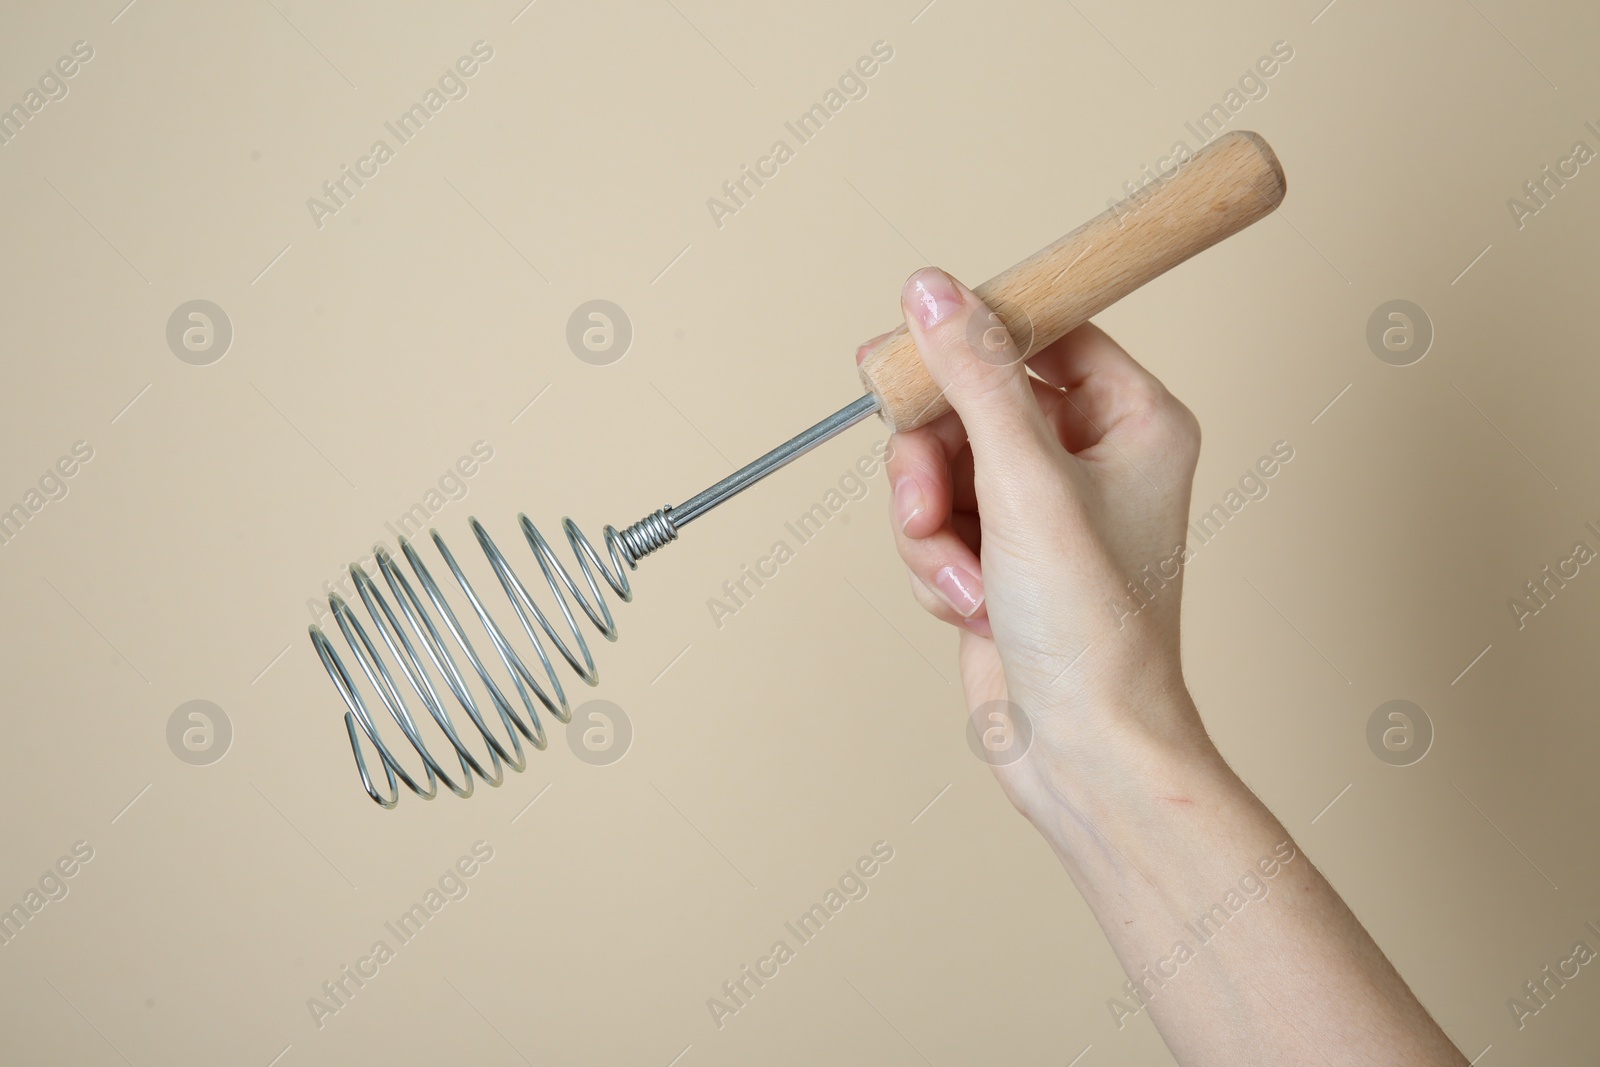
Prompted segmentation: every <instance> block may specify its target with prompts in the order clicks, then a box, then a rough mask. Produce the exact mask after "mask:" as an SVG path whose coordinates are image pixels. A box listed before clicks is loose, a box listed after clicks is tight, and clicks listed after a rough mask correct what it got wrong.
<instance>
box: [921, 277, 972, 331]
mask: <svg viewBox="0 0 1600 1067" xmlns="http://www.w3.org/2000/svg"><path fill="white" fill-rule="evenodd" d="M910 303H911V312H912V314H914V315H915V316H916V317H917V322H918V323H920V324H921V325H922V328H923V329H925V330H926V329H930V328H932V327H934V326H937V325H938V324H939V323H941V322H943V321H944V320H945V319H947V318H949V317H950V316H951V315H953V314H955V313H956V311H957V310H959V309H960V307H961V292H960V290H958V289H957V288H956V286H955V283H954V282H952V281H951V280H950V276H949V275H948V274H946V273H945V272H944V271H942V270H940V269H939V268H938V267H924V268H923V269H922V270H919V271H917V273H915V274H913V275H912V276H911V301H910Z"/></svg>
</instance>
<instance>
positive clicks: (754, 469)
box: [621, 393, 878, 560]
mask: <svg viewBox="0 0 1600 1067" xmlns="http://www.w3.org/2000/svg"><path fill="white" fill-rule="evenodd" d="M877 410H878V398H877V397H876V396H874V395H873V394H872V393H867V394H866V395H865V396H863V397H861V398H860V399H859V400H855V401H852V402H851V403H849V404H846V405H845V406H844V407H842V408H840V409H839V410H838V411H836V412H834V413H833V414H832V415H829V416H828V417H827V418H825V419H823V420H822V421H821V422H819V423H817V424H816V425H815V426H813V427H811V428H810V429H809V430H805V431H803V432H801V433H799V434H796V435H795V436H794V437H791V438H789V440H787V441H785V442H784V443H783V444H781V445H779V446H778V447H777V448H774V449H773V450H772V451H770V452H768V453H767V454H766V455H764V456H761V457H760V458H758V459H755V460H752V461H751V462H749V463H746V464H745V465H744V466H743V467H740V468H739V469H738V470H736V471H734V472H733V473H732V474H730V475H728V476H727V477H726V478H724V479H722V480H721V481H719V482H717V483H716V484H715V485H713V486H711V487H709V488H707V489H704V490H702V491H701V492H699V493H696V494H695V495H694V496H692V497H690V498H689V499H688V500H685V501H684V502H683V503H681V504H678V505H677V506H675V507H674V506H669V507H665V508H662V509H661V510H660V511H657V512H655V513H653V514H651V515H649V516H647V517H645V518H643V519H641V520H639V521H638V522H636V523H634V524H633V525H632V526H630V527H628V529H626V530H624V531H622V534H621V537H622V541H623V543H624V545H625V546H626V547H627V551H628V554H629V555H630V556H632V558H633V559H635V560H637V559H639V558H640V557H641V556H644V555H647V554H649V553H651V552H654V551H655V550H656V549H657V548H660V547H661V546H662V545H664V544H666V543H667V542H668V541H671V540H673V539H675V538H676V537H677V531H678V530H679V529H681V528H682V527H684V526H686V525H688V524H689V523H690V522H693V521H694V520H695V519H698V518H699V517H700V516H702V515H704V514H705V513H706V512H708V511H710V510H711V509H712V508H714V507H716V506H717V505H718V504H720V503H722V502H723V501H725V500H727V499H728V498H730V497H732V496H735V495H736V494H738V493H741V492H743V491H744V490H746V489H748V488H750V486H752V485H754V484H755V483H757V482H759V481H760V480H761V479H763V478H765V477H766V476H767V475H769V474H771V473H772V472H773V471H775V470H777V469H779V468H780V467H785V466H787V465H788V464H790V463H792V462H793V461H794V460H796V459H799V458H800V457H801V456H803V455H805V454H806V453H807V452H809V451H811V450H812V449H813V448H816V447H817V446H818V445H820V444H822V443H823V442H824V441H828V440H831V439H832V438H834V437H837V436H838V435H839V434H841V433H843V432H844V431H845V430H848V429H849V428H850V427H852V426H854V425H855V424H856V423H858V422H860V421H861V420H863V419H865V418H866V417H867V416H868V415H871V414H873V413H874V412H875V411H877Z"/></svg>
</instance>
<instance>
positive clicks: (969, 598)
mask: <svg viewBox="0 0 1600 1067" xmlns="http://www.w3.org/2000/svg"><path fill="white" fill-rule="evenodd" d="M933 584H934V585H935V586H937V587H938V589H939V595H940V596H942V597H944V599H945V602H946V603H948V604H949V605H950V606H951V607H952V608H955V609H956V611H957V612H958V613H960V615H961V617H962V618H967V617H969V616H971V615H972V613H973V612H975V611H977V610H978V609H979V608H980V607H982V606H983V582H982V581H980V580H979V579H978V576H977V575H975V574H970V573H968V572H967V571H964V570H962V569H961V568H960V567H941V568H939V572H938V573H937V574H935V575H934V576H933Z"/></svg>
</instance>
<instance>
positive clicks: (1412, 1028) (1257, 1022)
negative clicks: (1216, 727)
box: [1028, 696, 1466, 1067]
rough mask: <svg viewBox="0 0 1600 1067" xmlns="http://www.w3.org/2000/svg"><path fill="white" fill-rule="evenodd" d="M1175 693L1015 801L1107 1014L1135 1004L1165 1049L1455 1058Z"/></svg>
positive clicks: (1209, 1056) (1083, 749) (1125, 1012)
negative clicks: (1078, 901)
mask: <svg viewBox="0 0 1600 1067" xmlns="http://www.w3.org/2000/svg"><path fill="white" fill-rule="evenodd" d="M1171 699H1172V700H1173V701H1175V702H1176V701H1181V702H1183V704H1184V705H1185V706H1182V707H1174V708H1171V709H1168V712H1170V714H1168V713H1166V712H1164V713H1162V714H1157V715H1151V714H1149V713H1148V709H1146V714H1145V715H1144V718H1145V719H1146V720H1147V721H1161V720H1162V719H1163V718H1165V719H1166V721H1168V722H1173V723H1178V724H1180V725H1179V726H1178V727H1177V728H1173V729H1157V730H1151V729H1149V728H1148V726H1147V725H1146V726H1138V727H1131V728H1130V727H1127V726H1126V725H1125V724H1127V723H1128V722H1129V721H1130V720H1129V719H1128V718H1127V717H1123V718H1122V719H1121V724H1111V725H1107V726H1104V727H1102V728H1100V729H1098V730H1097V731H1096V735H1095V741H1094V743H1092V744H1083V745H1070V746H1062V748H1063V750H1064V751H1068V752H1073V753H1075V754H1073V755H1070V756H1067V757H1065V758H1064V759H1061V760H1057V761H1054V762H1053V763H1052V764H1051V769H1050V771H1049V772H1048V778H1049V785H1048V788H1047V789H1045V790H1043V791H1042V794H1041V795H1043V796H1045V797H1047V798H1048V799H1047V800H1045V801H1044V802H1043V803H1041V804H1040V805H1038V806H1037V809H1036V810H1031V811H1029V813H1028V814H1029V817H1030V818H1031V819H1032V820H1033V821H1034V822H1035V824H1036V825H1037V826H1038V827H1039V829H1040V831H1041V832H1042V833H1043V834H1044V835H1045V837H1046V839H1047V840H1048V841H1049V842H1050V844H1051V846H1052V847H1053V848H1054V849H1055V850H1056V852H1057V854H1058V855H1059V856H1060V857H1061V860H1062V863H1063V864H1064V865H1065V866H1066V868H1067V870H1068V872H1069V873H1070V874H1071V876H1072V878H1073V880H1074V881H1075V882H1076V883H1077V885H1078V887H1079V889H1080V890H1081V891H1082V893H1083V895H1084V897H1085V898H1086V899H1087V900H1088V902H1089V905H1090V907H1091V908H1092V909H1093V911H1094V913H1095V916H1096V917H1097V918H1098V919H1099V921H1100V924H1101V926H1102V927H1103V928H1104V929H1105V931H1106V935H1107V937H1108V938H1109V939H1110V941H1111V944H1112V947H1113V948H1114V949H1115V951H1116V953H1117V957H1118V959H1120V960H1121V962H1122V965H1123V968H1124V970H1125V971H1126V973H1127V975H1128V977H1129V979H1130V981H1129V983H1128V984H1127V985H1126V986H1124V988H1123V989H1121V990H1118V991H1117V995H1116V996H1114V997H1111V998H1109V999H1108V1002H1107V1010H1108V1011H1109V1012H1110V1013H1111V1014H1112V1015H1113V1016H1114V1017H1115V1018H1116V1020H1117V1022H1118V1025H1119V1026H1122V1025H1127V1024H1128V1023H1130V1022H1132V1021H1133V1020H1134V1019H1135V1018H1136V1017H1137V1016H1138V1015H1141V1014H1144V1013H1145V1012H1148V1013H1149V1014H1150V1016H1151V1018H1152V1019H1153V1020H1154V1022H1155V1024H1156V1026H1157V1027H1158V1028H1159V1030H1160V1031H1161V1034H1162V1036H1163V1038H1164V1039H1165V1040H1166V1042H1167V1045H1168V1047H1169V1048H1171V1050H1172V1052H1173V1055H1174V1056H1175V1057H1177V1059H1178V1062H1179V1063H1181V1064H1184V1065H1185V1067H1195V1065H1201V1064H1226V1065H1228V1067H1237V1065H1240V1064H1252V1063H1260V1064H1273V1065H1275V1067H1276V1065H1286V1064H1316V1065H1328V1064H1331V1065H1335V1067H1342V1065H1344V1064H1368V1063H1384V1064H1390V1063H1404V1064H1407V1065H1424V1064H1425V1065H1433V1064H1439V1065H1452V1067H1455V1065H1460V1064H1464V1063H1465V1062H1466V1061H1465V1060H1464V1059H1463V1058H1462V1056H1461V1054H1460V1053H1459V1052H1458V1051H1457V1050H1456V1048H1455V1047H1454V1046H1453V1045H1452V1044H1451V1043H1450V1042H1449V1040H1448V1039H1447V1038H1446V1037H1445V1036H1444V1034H1443V1033H1442V1031H1440V1030H1439V1028H1438V1027H1437V1026H1436V1025H1435V1023H1434V1022H1433V1020H1432V1019H1431V1018H1430V1017H1429V1016H1428V1014H1427V1012H1426V1011H1425V1010H1424V1009H1423V1008H1422V1006H1421V1005H1420V1004H1419V1003H1418V1002H1417V1000H1416V998H1415V997H1414V996H1413V995H1412V994H1411V991H1410V990H1409V989H1408V988H1407V987H1406V985H1405V983H1404V982H1403V981H1402V980H1401V979H1400V977H1399V976H1398V975H1397V974H1396V973H1395V971H1394V968H1393V967H1392V966H1390V964H1389V962H1388V960H1387V959H1386V958H1385V957H1384V955H1383V953H1382V952H1381V951H1379V949H1378V947H1377V946H1376V945H1375V944H1374V943H1373V941H1372V939H1371V937H1369V936H1368V935H1367V932H1366V930H1364V929H1363V928H1362V926H1361V924H1360V922H1358V921H1357V920H1356V918H1355V916H1354V915H1353V914H1351V912H1350V910H1349V908H1347V907H1346V906H1345V904H1344V902H1343V901H1342V900H1341V899H1340V898H1339V896H1338V894H1337V893H1335V892H1334V891H1333V889H1332V887H1331V886H1329V885H1328V883H1327V881H1326V879H1324V878H1323V877H1322V875H1321V873H1320V872H1319V871H1318V870H1317V869H1316V868H1315V867H1314V866H1312V864H1311V861H1310V860H1309V859H1308V858H1307V857H1306V856H1305V855H1304V854H1303V853H1301V852H1300V850H1299V848H1298V846H1297V845H1296V844H1295V843H1294V841H1293V839H1292V838H1291V837H1290V836H1289V834H1288V832H1287V831H1286V830H1285V829H1284V828H1283V826H1282V824H1280V823H1279V822H1278V820H1277V819H1276V818H1274V817H1273V815H1272V813H1271V812H1269V811H1268V810H1267V809H1266V807H1265V806H1264V805H1262V803H1261V802H1260V800H1258V799H1257V798H1256V797H1255V795H1254V794H1253V793H1251V792H1250V790H1249V789H1248V788H1247V787H1246V786H1245V785H1244V783H1243V782H1241V781H1240V780H1239V779H1238V777H1237V776H1236V775H1234V774H1233V772H1232V771H1231V770H1230V769H1229V768H1228V767H1227V765H1226V764H1225V763H1224V761H1223V760H1222V758H1221V756H1220V755H1218V754H1217V752H1216V750H1215V749H1214V748H1213V747H1212V746H1211V745H1210V743H1209V741H1207V740H1205V739H1204V735H1203V732H1202V731H1199V730H1198V729H1187V728H1185V727H1184V726H1183V725H1181V724H1186V723H1191V722H1192V723H1198V718H1197V717H1196V716H1195V715H1194V712H1193V707H1192V705H1188V704H1187V699H1188V698H1187V696H1182V697H1173V698H1171Z"/></svg>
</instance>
